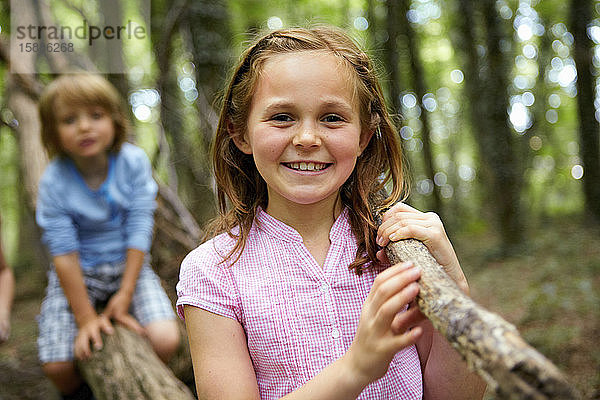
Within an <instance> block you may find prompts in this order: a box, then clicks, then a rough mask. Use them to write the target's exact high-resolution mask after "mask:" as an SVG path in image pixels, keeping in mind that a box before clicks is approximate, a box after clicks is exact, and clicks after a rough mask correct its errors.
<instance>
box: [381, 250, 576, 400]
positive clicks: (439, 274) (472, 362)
mask: <svg viewBox="0 0 600 400" xmlns="http://www.w3.org/2000/svg"><path fill="white" fill-rule="evenodd" d="M386 253H387V256H388V258H389V259H390V262H391V263H392V264H396V263H399V262H403V261H412V262H413V263H414V265H415V266H417V267H418V268H420V269H421V271H422V272H421V278H420V279H419V282H418V283H419V287H420V291H419V295H418V297H417V302H418V304H419V308H420V309H421V311H422V312H423V314H425V315H426V316H427V318H429V320H430V321H431V322H432V323H433V326H434V327H435V329H437V330H438V331H439V332H440V333H441V334H443V335H444V336H445V337H446V339H447V340H448V342H450V344H452V346H453V347H454V348H455V349H456V350H457V351H458V352H459V353H460V354H461V355H462V356H463V358H464V359H465V360H466V361H467V364H468V365H469V367H470V368H471V369H473V370H475V371H476V372H477V373H478V374H479V375H480V376H481V377H482V378H483V379H485V380H486V382H487V383H488V385H489V386H490V388H491V389H492V390H494V391H495V392H496V393H497V394H498V396H500V397H501V398H503V399H532V400H534V399H535V400H538V399H539V400H573V399H579V398H580V396H579V394H578V393H577V392H576V391H575V389H574V388H573V387H572V386H571V384H570V383H569V382H568V381H567V379H566V378H565V377H564V376H563V375H562V373H561V372H560V371H559V369H558V368H557V367H556V366H555V365H554V364H552V362H551V361H550V360H548V359H547V358H546V357H544V356H543V355H542V354H540V353H538V352H537V351H536V350H535V349H533V348H532V347H531V346H529V345H528V344H527V343H526V342H525V341H524V340H523V339H522V338H521V336H520V335H519V332H518V331H517V329H516V328H515V327H514V326H513V325H511V324H510V323H508V322H506V321H505V320H504V319H502V318H501V317H500V316H499V315H497V314H494V313H492V312H489V311H487V310H486V309H484V308H483V307H481V306H480V305H478V304H477V303H475V302H474V301H473V300H472V299H471V298H470V297H468V296H467V295H465V294H464V293H463V292H462V291H461V290H460V289H459V288H458V286H457V285H456V283H455V282H454V281H453V280H452V279H451V278H450V277H449V276H448V275H447V274H446V272H445V271H444V269H443V267H442V266H441V265H439V264H438V263H437V261H436V260H435V258H434V257H433V256H432V255H431V254H430V253H429V250H428V249H427V247H426V246H425V245H424V244H423V243H421V242H420V241H418V240H414V239H409V240H401V241H398V242H390V243H389V244H388V245H387V247H386Z"/></svg>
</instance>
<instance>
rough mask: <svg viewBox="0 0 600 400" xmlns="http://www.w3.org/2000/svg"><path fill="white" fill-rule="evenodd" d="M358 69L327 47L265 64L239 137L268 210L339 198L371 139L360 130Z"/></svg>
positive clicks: (236, 141) (237, 139)
mask: <svg viewBox="0 0 600 400" xmlns="http://www.w3.org/2000/svg"><path fill="white" fill-rule="evenodd" d="M352 73H353V72H352V71H349V70H348V67H346V66H345V65H343V64H341V63H340V61H339V59H338V58H336V57H335V56H334V55H332V54H330V53H326V52H317V51H303V52H296V53H288V54H282V55H276V56H273V57H271V58H269V59H268V60H267V61H266V62H265V63H264V65H263V69H262V71H261V75H260V78H259V79H258V82H257V87H256V90H255V93H254V96H253V99H252V104H251V106H250V111H249V115H248V124H247V131H246V133H245V134H244V135H243V137H242V136H239V135H234V142H235V143H236V145H237V146H238V148H239V149H240V150H241V151H242V152H244V153H246V154H252V156H253V158H254V162H255V164H256V167H257V169H258V171H259V173H260V174H261V176H262V177H263V179H264V180H265V182H266V183H267V187H268V196H269V204H268V209H273V208H274V207H278V206H283V205H285V204H288V205H289V204H290V203H293V204H303V205H306V204H315V203H318V202H322V201H328V200H331V201H333V200H335V199H336V197H337V195H338V192H339V189H340V188H341V186H342V184H343V183H344V182H345V181H346V180H347V179H348V177H349V176H350V174H351V173H352V171H353V169H354V166H355V164H356V159H357V157H358V156H359V155H360V154H361V152H362V151H363V150H364V148H365V147H366V146H367V144H368V141H369V139H370V137H371V133H363V132H362V129H361V122H360V113H359V104H358V99H357V98H355V96H354V91H353V90H352V85H351V82H353V79H352V77H351V75H350V74H352Z"/></svg>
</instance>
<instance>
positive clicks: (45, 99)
mask: <svg viewBox="0 0 600 400" xmlns="http://www.w3.org/2000/svg"><path fill="white" fill-rule="evenodd" d="M39 110H40V116H41V121H42V141H43V143H44V146H45V147H46V149H47V151H48V152H49V154H50V155H51V156H55V157H54V159H53V160H52V162H51V163H50V164H49V165H48V167H47V168H46V170H45V171H44V174H43V176H42V178H41V181H40V185H39V191H38V200H37V210H36V219H37V222H38V224H39V226H40V227H41V228H42V229H43V237H42V238H43V241H44V243H45V244H46V245H47V246H48V249H49V251H50V253H51V256H52V267H51V269H50V271H49V275H48V288H47V290H46V297H45V298H44V301H43V303H42V308H41V313H40V316H39V320H38V322H39V329H40V335H39V338H38V347H39V357H40V361H41V362H42V369H43V370H44V373H45V374H46V376H48V378H50V380H52V382H53V383H54V384H55V385H56V387H57V388H58V389H59V391H60V392H61V393H62V394H63V395H64V398H85V396H84V392H86V391H89V388H87V386H85V385H82V383H83V382H82V379H81V377H80V376H79V374H78V373H77V370H76V368H75V363H74V357H76V358H78V359H86V358H88V357H90V355H91V349H90V342H91V343H92V344H93V347H94V349H100V348H101V347H102V339H101V335H100V334H101V331H103V332H105V333H107V334H110V333H112V332H113V327H112V325H111V323H110V320H111V319H112V320H114V321H116V322H119V323H121V324H123V325H125V326H127V327H129V328H131V329H133V330H135V331H137V332H138V333H140V334H143V335H146V336H147V337H148V339H149V340H150V342H151V344H152V346H153V348H154V350H155V351H156V353H157V354H158V356H159V357H160V358H161V359H162V360H163V361H167V360H168V359H169V358H170V356H171V355H172V354H173V353H174V351H175V349H176V347H177V345H178V343H179V333H178V329H177V325H176V320H175V315H174V313H173V309H172V305H171V302H170V300H169V299H168V297H167V295H166V293H165V292H164V290H163V289H162V287H161V286H160V281H159V279H158V277H157V276H156V275H155V274H154V272H152V269H151V268H150V266H149V264H148V257H147V253H148V251H149V249H150V244H151V240H152V226H153V213H154V209H155V206H156V205H155V197H156V191H157V185H156V182H154V180H153V178H152V171H151V168H150V163H149V160H148V158H147V157H146V155H145V153H144V151H143V150H141V149H140V148H138V147H136V146H134V145H132V144H129V143H124V141H125V138H126V134H127V125H128V124H127V120H126V118H125V114H124V113H123V111H122V108H121V101H120V98H119V95H118V93H117V91H116V89H115V88H114V87H113V86H112V85H111V84H110V83H108V81H106V80H105V79H104V78H102V77H100V76H97V75H88V74H78V75H69V76H63V77H61V78H58V79H57V80H55V81H54V82H52V83H51V84H50V85H48V87H47V88H46V90H45V91H44V93H43V94H42V97H41V99H40V103H39ZM97 306H105V308H104V311H102V313H100V314H98V313H97V311H96V307H97ZM130 312H131V314H132V315H131V314H130Z"/></svg>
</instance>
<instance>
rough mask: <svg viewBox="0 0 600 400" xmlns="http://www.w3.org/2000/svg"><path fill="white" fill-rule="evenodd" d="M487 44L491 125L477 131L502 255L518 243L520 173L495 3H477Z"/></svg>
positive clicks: (489, 0)
mask: <svg viewBox="0 0 600 400" xmlns="http://www.w3.org/2000/svg"><path fill="white" fill-rule="evenodd" d="M480 4H481V6H482V9H483V10H482V11H483V22H484V26H485V30H486V44H487V59H488V63H487V67H488V68H487V82H488V84H487V87H486V88H485V89H486V90H485V92H486V93H485V97H484V98H485V99H486V101H485V103H484V104H485V106H484V107H485V113H486V116H485V117H486V118H488V119H489V120H490V122H491V124H492V126H491V129H490V130H488V131H478V132H477V133H478V135H479V141H480V142H481V148H482V150H483V151H484V153H483V154H482V157H483V158H484V160H486V162H488V163H489V164H490V166H491V169H492V171H493V180H492V193H493V200H494V204H495V205H496V213H497V216H498V222H499V227H500V234H501V236H502V244H503V247H504V251H505V252H511V251H512V250H513V249H514V248H515V247H517V246H519V245H520V244H521V243H522V239H523V223H522V222H521V221H522V217H523V215H522V214H521V204H520V202H521V199H520V195H521V186H522V180H521V177H522V171H520V167H519V161H518V159H517V157H516V155H517V153H518V152H517V151H516V149H515V144H514V142H515V140H514V139H513V134H512V131H511V128H510V127H509V125H508V115H507V109H508V93H507V88H508V86H509V80H508V70H509V67H508V63H507V61H506V57H505V56H504V54H503V51H502V49H501V47H500V43H501V42H502V40H505V34H504V33H503V32H502V26H501V22H500V18H499V16H498V12H497V11H496V2H495V1H493V0H484V1H482V2H481V3H480Z"/></svg>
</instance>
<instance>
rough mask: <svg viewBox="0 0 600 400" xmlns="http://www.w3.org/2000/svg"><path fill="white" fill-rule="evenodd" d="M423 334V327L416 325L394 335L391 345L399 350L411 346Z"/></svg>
mask: <svg viewBox="0 0 600 400" xmlns="http://www.w3.org/2000/svg"><path fill="white" fill-rule="evenodd" d="M422 334H423V328H421V327H420V326H416V327H414V328H413V329H411V330H409V331H406V332H404V333H403V334H400V335H396V336H394V337H393V338H392V343H393V347H394V348H396V349H398V351H399V350H401V349H404V348H406V347H408V346H412V345H413V344H415V343H417V340H419V338H420V337H421V335H422Z"/></svg>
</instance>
